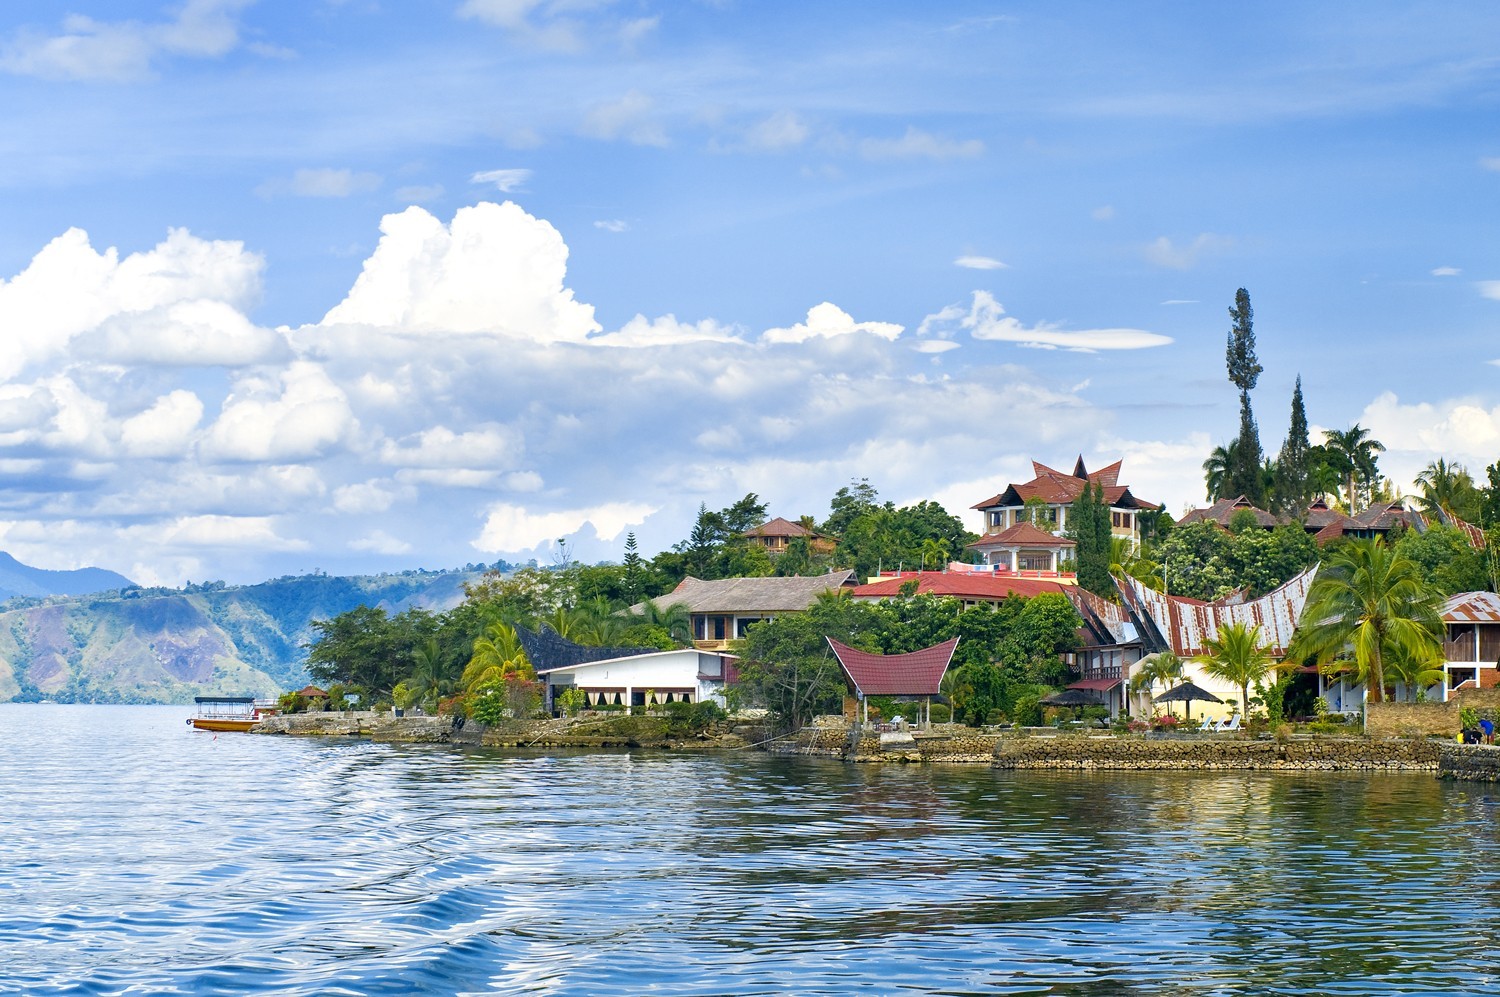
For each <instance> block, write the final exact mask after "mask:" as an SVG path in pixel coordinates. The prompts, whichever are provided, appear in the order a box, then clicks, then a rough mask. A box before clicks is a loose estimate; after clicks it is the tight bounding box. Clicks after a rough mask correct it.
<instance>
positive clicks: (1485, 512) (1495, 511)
mask: <svg viewBox="0 0 1500 997" xmlns="http://www.w3.org/2000/svg"><path fill="white" fill-rule="evenodd" d="M1484 474H1485V478H1486V479H1487V481H1488V484H1486V485H1485V488H1484V491H1483V493H1482V496H1481V499H1480V503H1479V516H1478V519H1477V522H1478V523H1480V524H1482V525H1483V526H1484V527H1486V528H1488V527H1491V526H1500V460H1497V461H1495V463H1493V464H1491V465H1489V466H1488V467H1486V468H1485V469H1484Z"/></svg>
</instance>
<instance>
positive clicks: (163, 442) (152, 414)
mask: <svg viewBox="0 0 1500 997" xmlns="http://www.w3.org/2000/svg"><path fill="white" fill-rule="evenodd" d="M202 419H203V402H202V401H201V400H200V399H199V398H198V396H197V395H195V394H193V393H192V392H191V391H187V390H185V389H178V390H176V391H173V392H171V393H170V394H166V395H162V396H161V397H160V398H158V399H156V401H155V402H154V403H153V404H152V405H151V407H150V408H148V409H146V410H145V411H144V412H140V413H138V414H136V415H133V416H131V417H130V418H128V419H126V420H125V421H123V422H122V423H121V424H120V443H121V445H122V446H124V448H125V450H126V451H127V452H129V453H131V454H134V455H136V456H139V457H182V456H184V451H186V450H187V447H188V445H189V443H190V442H191V440H192V438H193V432H194V430H196V429H197V428H198V423H199V422H200V421H201V420H202Z"/></svg>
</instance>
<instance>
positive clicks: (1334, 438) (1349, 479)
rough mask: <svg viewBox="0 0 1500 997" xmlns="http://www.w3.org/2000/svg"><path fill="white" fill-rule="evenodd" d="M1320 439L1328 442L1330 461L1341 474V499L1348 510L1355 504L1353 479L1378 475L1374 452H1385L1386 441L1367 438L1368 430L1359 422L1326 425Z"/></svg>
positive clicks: (1363, 478)
mask: <svg viewBox="0 0 1500 997" xmlns="http://www.w3.org/2000/svg"><path fill="white" fill-rule="evenodd" d="M1323 439H1324V440H1325V441H1326V442H1327V446H1328V454H1329V458H1330V463H1332V464H1333V465H1334V467H1335V468H1336V469H1337V470H1338V471H1339V472H1340V473H1341V474H1343V475H1344V499H1345V501H1347V502H1348V503H1349V512H1350V513H1351V514H1353V512H1354V508H1355V504H1356V503H1355V493H1354V479H1355V478H1356V477H1358V478H1359V479H1360V480H1361V481H1363V482H1366V483H1368V484H1373V483H1374V481H1375V479H1376V478H1377V477H1379V470H1378V469H1377V468H1376V466H1375V460H1376V458H1375V455H1376V454H1378V453H1385V444H1383V443H1381V442H1380V441H1379V440H1376V439H1371V438H1370V431H1369V430H1368V429H1363V428H1361V427H1360V424H1359V423H1357V422H1356V423H1355V424H1354V425H1353V426H1351V427H1349V428H1348V429H1346V430H1342V431H1340V430H1337V429H1326V430H1324V431H1323Z"/></svg>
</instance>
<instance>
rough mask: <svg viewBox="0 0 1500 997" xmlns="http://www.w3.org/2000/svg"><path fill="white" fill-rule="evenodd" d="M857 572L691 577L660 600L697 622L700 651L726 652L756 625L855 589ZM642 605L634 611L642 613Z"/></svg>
mask: <svg viewBox="0 0 1500 997" xmlns="http://www.w3.org/2000/svg"><path fill="white" fill-rule="evenodd" d="M854 584H855V578H854V572H852V571H830V572H829V573H828V574H826V575H813V576H810V577H808V576H792V577H789V578H775V577H767V578H721V579H718V580H716V581H704V580H703V579H701V578H693V577H691V576H689V577H687V578H684V579H683V580H682V581H681V582H680V583H678V585H677V587H676V588H675V589H673V590H672V591H671V592H668V593H667V594H666V595H664V596H660V597H658V598H657V599H656V600H655V601H656V603H657V605H659V606H662V607H664V608H670V607H672V606H677V605H681V606H684V607H685V608H686V609H687V612H688V616H689V617H690V619H691V620H692V628H693V643H694V645H695V646H696V647H697V648H698V649H699V650H705V651H723V650H726V649H727V648H728V647H729V642H730V641H732V640H740V639H742V638H743V637H744V636H745V631H746V630H747V629H748V628H749V627H750V626H751V624H755V623H760V622H761V621H763V620H774V619H775V618H776V617H778V616H781V615H783V614H785V613H800V612H805V611H806V610H807V609H808V608H809V607H810V606H811V605H812V604H813V603H814V602H815V601H816V600H817V598H818V596H819V595H820V594H822V593H825V592H835V591H838V590H839V589H841V588H853V587H854ZM640 611H641V607H640V606H638V605H637V606H633V607H631V612H633V613H639V612H640Z"/></svg>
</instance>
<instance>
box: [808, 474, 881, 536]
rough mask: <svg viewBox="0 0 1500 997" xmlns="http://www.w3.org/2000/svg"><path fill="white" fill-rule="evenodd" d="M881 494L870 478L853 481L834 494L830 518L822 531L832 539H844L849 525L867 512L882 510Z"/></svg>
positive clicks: (824, 522) (830, 504)
mask: <svg viewBox="0 0 1500 997" xmlns="http://www.w3.org/2000/svg"><path fill="white" fill-rule="evenodd" d="M879 503H880V493H879V492H877V491H876V490H875V487H874V486H873V485H871V484H870V479H869V478H860V479H859V480H857V481H851V482H849V484H847V485H845V486H844V487H842V488H840V489H839V490H838V491H837V492H835V493H834V495H833V499H832V501H830V502H829V510H830V511H829V513H828V518H827V519H826V520H824V521H823V527H822V531H821V532H823V533H826V534H828V535H829V536H831V537H842V536H843V535H844V531H845V530H846V529H848V528H849V524H850V523H852V522H853V521H854V520H855V519H857V518H859V517H860V516H862V515H864V514H865V513H867V512H872V511H874V510H876V509H878V508H880V504H879Z"/></svg>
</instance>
